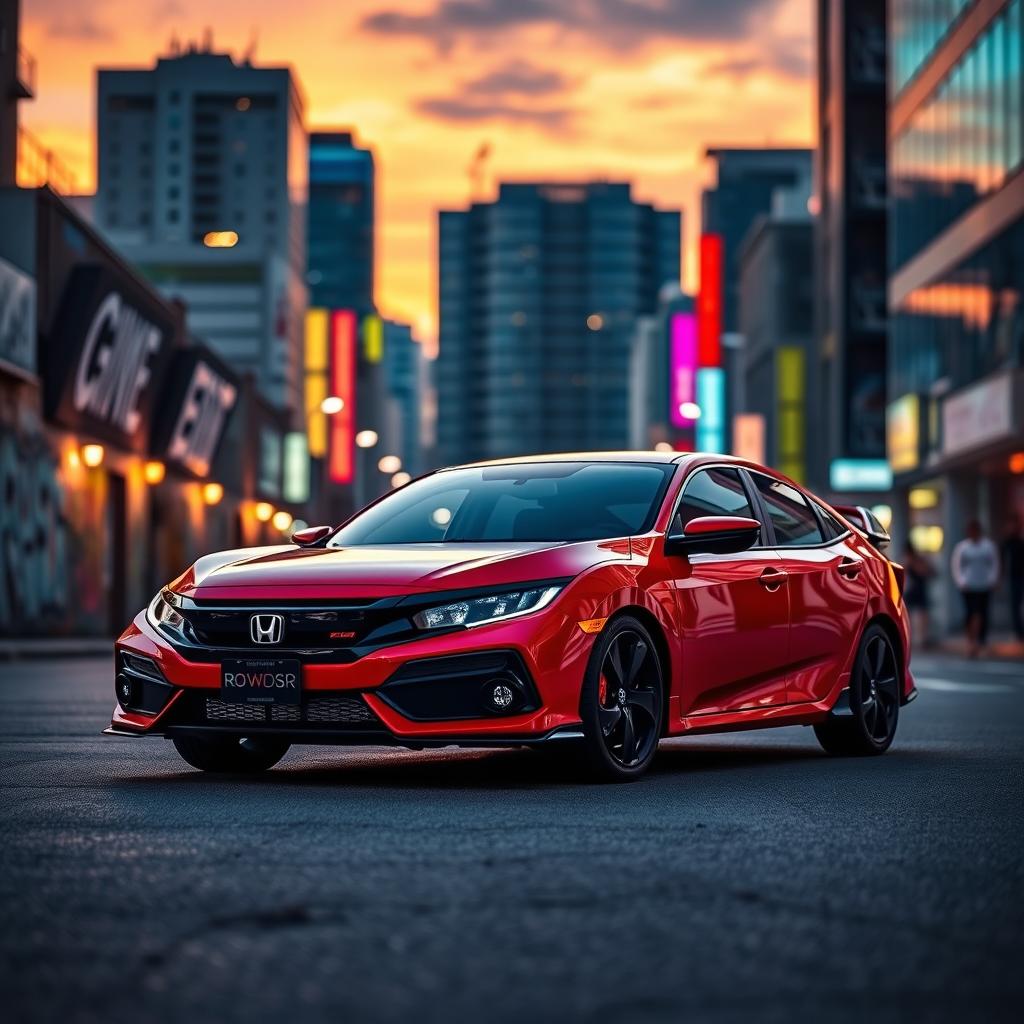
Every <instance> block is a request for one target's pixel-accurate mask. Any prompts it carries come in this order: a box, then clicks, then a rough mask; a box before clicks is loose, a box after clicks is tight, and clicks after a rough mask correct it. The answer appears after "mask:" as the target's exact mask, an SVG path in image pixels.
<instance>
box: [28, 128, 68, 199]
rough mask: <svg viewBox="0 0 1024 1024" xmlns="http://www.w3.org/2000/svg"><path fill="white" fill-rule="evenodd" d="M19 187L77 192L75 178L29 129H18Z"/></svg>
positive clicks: (66, 192) (64, 193)
mask: <svg viewBox="0 0 1024 1024" xmlns="http://www.w3.org/2000/svg"><path fill="white" fill-rule="evenodd" d="M17 181H18V185H19V186H20V187H21V188H41V187H42V186H43V185H48V186H49V187H50V188H52V189H53V191H54V192H59V193H60V194H61V195H70V194H72V193H73V192H74V191H75V176H74V175H73V174H72V173H71V171H70V170H69V169H68V168H67V166H66V165H65V164H64V162H63V161H62V160H61V159H60V157H58V156H57V155H56V154H55V153H54V152H53V150H52V149H47V148H46V147H45V146H44V145H43V144H42V143H41V142H40V141H39V140H38V139H37V138H36V137H35V136H34V135H33V134H32V133H31V132H30V131H29V130H28V129H27V128H22V127H20V126H19V127H18V172H17Z"/></svg>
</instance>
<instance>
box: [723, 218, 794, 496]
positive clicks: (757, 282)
mask: <svg viewBox="0 0 1024 1024" xmlns="http://www.w3.org/2000/svg"><path fill="white" fill-rule="evenodd" d="M812 233H813V227H812V223H811V217H810V214H809V213H808V211H807V204H806V200H805V201H804V202H803V203H801V204H796V205H795V206H794V207H792V208H790V209H789V210H787V209H785V208H784V207H783V208H780V209H776V210H773V212H772V213H771V214H769V215H767V216H762V217H759V218H758V219H757V220H756V221H755V222H754V226H753V227H752V228H751V229H750V231H749V232H748V233H747V237H746V239H745V240H744V242H743V244H742V246H741V247H740V251H739V262H740V280H739V290H740V304H739V327H740V332H741V334H742V335H743V343H744V344H743V349H742V353H743V356H742V358H743V376H744V388H743V394H744V405H743V411H742V412H739V413H738V414H737V419H736V420H735V421H734V426H733V449H734V451H736V453H737V454H740V455H745V456H747V457H751V458H754V459H756V460H757V461H764V462H766V463H767V464H768V465H770V466H773V467H774V468H776V469H778V470H779V471H780V472H782V473H785V474H786V475H787V476H790V477H792V478H793V479H794V480H798V481H800V482H803V481H805V480H806V478H807V435H808V414H807V394H808V386H807V357H808V351H809V348H810V344H811V337H812V333H813V320H814V317H813V308H814V293H813V274H812V269H811V264H812Z"/></svg>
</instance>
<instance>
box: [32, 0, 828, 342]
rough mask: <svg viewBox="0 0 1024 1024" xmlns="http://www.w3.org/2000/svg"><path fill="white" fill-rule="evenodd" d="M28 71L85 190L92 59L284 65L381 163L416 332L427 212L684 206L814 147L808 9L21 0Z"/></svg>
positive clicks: (510, 0)
mask: <svg viewBox="0 0 1024 1024" xmlns="http://www.w3.org/2000/svg"><path fill="white" fill-rule="evenodd" d="M22 16H23V27H22V42H23V44H24V45H25V46H26V47H27V48H28V49H29V50H30V51H31V53H32V54H33V55H34V56H35V57H36V59H37V61H38V65H39V70H38V83H37V96H36V99H35V100H34V101H32V102H30V103H26V104H23V105H22V119H23V123H24V124H25V125H26V126H27V127H28V128H29V130H30V131H32V132H33V133H34V134H35V135H36V136H37V137H38V138H39V139H40V140H41V141H42V142H43V143H44V144H45V145H47V146H49V147H51V148H53V149H55V150H56V151H57V152H58V154H59V155H60V156H61V157H62V158H63V159H64V161H65V162H66V163H67V164H68V165H69V166H70V167H71V169H72V171H73V172H74V174H75V175H76V178H77V188H78V191H91V190H92V189H93V188H94V178H95V159H94V144H93V136H94V125H95V68H96V67H97V66H115V65H121V66H124V65H137V66H147V65H151V64H152V62H153V60H154V58H155V57H156V56H158V55H159V54H164V53H166V52H167V51H168V49H169V42H170V40H171V38H172V36H175V35H176V36H177V37H178V38H179V39H180V40H181V41H183V42H187V41H188V40H193V39H194V40H198V39H199V38H200V37H201V35H202V33H203V30H204V28H206V27H209V28H210V29H211V30H212V32H213V37H214V43H215V48H216V49H219V50H227V51H228V52H231V53H232V54H234V55H236V56H238V55H240V54H241V53H242V52H243V51H244V50H245V49H246V48H247V47H248V46H249V45H250V43H251V42H252V41H253V40H254V39H255V40H256V62H257V63H265V64H282V63H287V64H290V65H291V66H292V67H293V69H294V71H295V72H296V74H297V76H298V78H299V81H300V82H301V86H302V89H303V92H304V94H305V97H306V119H307V124H308V126H309V127H310V128H316V127H333V126H349V125H351V126H354V127H355V128H356V130H357V132H358V135H359V138H360V139H361V140H362V141H363V142H365V143H369V144H370V145H371V146H372V147H373V149H374V151H375V153H376V157H377V167H378V209H377V215H378V240H379V241H378V296H377V297H378V302H379V304H380V306H381V309H382V312H384V313H385V314H386V315H389V316H394V317H397V318H401V319H406V320H410V321H412V322H413V323H414V324H416V325H417V327H418V328H419V330H420V332H421V334H422V335H423V336H424V337H425V338H427V339H429V338H430V337H431V336H432V335H433V333H434V324H435V316H436V300H435V297H434V291H435V270H434V246H435V234H436V215H435V211H436V210H437V209H438V208H439V207H452V206H460V205H464V204H465V203H466V201H467V199H468V196H469V179H468V175H467V168H468V165H469V163H470V161H471V159H472V156H473V154H474V152H475V151H476V150H477V148H478V147H479V145H480V144H481V143H482V142H484V141H485V140H486V141H488V142H489V143H490V144H491V147H492V156H491V159H490V164H489V167H488V181H489V183H490V184H491V186H493V183H494V182H495V181H497V180H501V179H545V180H551V179H572V178H576V179H579V178H589V177H604V178H611V179H628V180H631V181H633V182H634V186H635V194H636V195H637V196H638V197H639V198H641V199H644V200H649V201H651V200H653V201H654V202H656V203H658V204H661V205H664V206H680V205H681V206H683V207H684V208H685V211H686V225H687V226H686V259H685V263H686V266H685V271H684V280H685V282H686V284H687V285H688V286H690V287H692V286H693V285H694V284H695V283H696V282H695V270H696V267H695V265H694V257H693V251H694V243H695V238H696V232H697V230H698V228H699V218H700V209H699V190H700V186H701V184H702V183H703V182H704V181H705V180H706V176H707V172H706V168H705V166H704V162H703V158H702V154H703V150H704V147H705V146H707V145H809V144H810V143H811V140H812V103H813V96H814V93H813V80H812V35H813V30H814V24H813V10H812V4H811V0H90V2H89V3H88V4H86V3H83V2H82V0H22Z"/></svg>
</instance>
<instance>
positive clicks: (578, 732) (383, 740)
mask: <svg viewBox="0 0 1024 1024" xmlns="http://www.w3.org/2000/svg"><path fill="white" fill-rule="evenodd" d="M103 735H104V736H117V737H120V738H121V739H146V738H147V737H157V736H159V737H161V738H163V739H171V738H173V737H174V736H203V735H220V736H223V735H234V736H255V735H258V736H273V737H274V738H275V739H281V740H287V741H288V742H289V743H295V744H301V743H312V744H330V745H336V746H353V747H355V746H385V747H409V748H410V749H413V750H422V749H424V748H426V747H533V746H539V745H540V744H542V743H554V742H560V741H564V740H581V739H583V730H582V728H581V727H580V726H578V725H561V726H559V727H558V728H557V729H552V730H550V731H549V732H546V733H542V734H540V735H539V736H486V735H484V736H429V737H427V736H425V737H423V738H422V739H419V738H413V737H411V736H410V737H404V736H395V735H394V734H393V733H390V732H376V731H370V730H367V729H361V730H359V731H355V730H349V731H348V732H346V731H345V730H343V729H303V730H302V731H301V732H297V731H295V730H288V729H268V728H265V727H261V728H260V729H259V731H258V732H257V731H256V730H254V729H245V728H244V727H240V728H239V727H235V728H224V727H223V726H220V725H171V726H168V727H167V730H166V732H151V731H148V730H147V731H146V732H141V731H139V732H137V731H135V730H129V729H118V728H117V727H116V726H112V725H111V726H108V727H107V728H106V729H104V730H103Z"/></svg>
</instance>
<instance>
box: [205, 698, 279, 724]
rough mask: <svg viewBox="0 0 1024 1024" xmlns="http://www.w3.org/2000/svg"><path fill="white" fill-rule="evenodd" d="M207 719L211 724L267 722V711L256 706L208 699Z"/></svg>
mask: <svg viewBox="0 0 1024 1024" xmlns="http://www.w3.org/2000/svg"><path fill="white" fill-rule="evenodd" d="M206 717H207V719H208V720H209V721H211V722H265V721H266V720H267V709H266V708H261V707H259V706H258V705H256V704H228V703H227V702H226V701H223V700H212V699H209V698H208V699H207V701H206Z"/></svg>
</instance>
